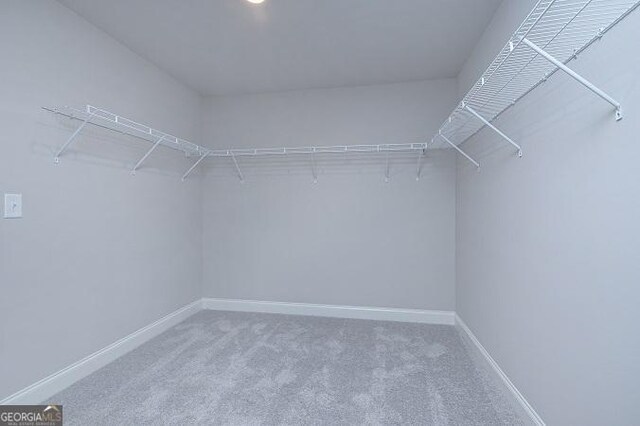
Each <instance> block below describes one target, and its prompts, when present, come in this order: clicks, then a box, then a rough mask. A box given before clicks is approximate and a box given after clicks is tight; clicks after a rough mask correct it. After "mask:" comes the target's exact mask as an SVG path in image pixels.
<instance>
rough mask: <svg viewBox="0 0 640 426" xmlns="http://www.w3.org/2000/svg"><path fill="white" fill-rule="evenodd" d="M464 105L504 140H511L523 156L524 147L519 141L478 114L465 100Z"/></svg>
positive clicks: (520, 155)
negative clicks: (521, 146) (516, 141)
mask: <svg viewBox="0 0 640 426" xmlns="http://www.w3.org/2000/svg"><path fill="white" fill-rule="evenodd" d="M462 107H463V108H464V109H466V110H467V111H469V112H470V113H471V114H473V115H474V116H475V117H476V118H477V119H478V120H480V121H482V122H483V123H484V125H485V126H487V127H489V128H490V129H491V130H493V131H494V132H496V133H497V134H499V135H500V136H502V138H503V139H504V140H506V141H507V142H509V143H510V144H511V145H513V146H514V147H515V148H516V149H517V150H518V157H522V148H520V145H518V144H517V143H515V142H514V141H513V140H512V139H511V138H510V137H509V136H507V135H505V134H504V133H503V132H502V131H501V130H500V129H498V128H497V127H496V126H494V125H493V124H491V123H490V122H489V121H488V120H486V119H485V118H484V117H483V116H481V115H480V114H478V112H477V111H476V110H474V109H473V108H471V107H470V106H469V105H467V104H465V103H464V102H463V103H462Z"/></svg>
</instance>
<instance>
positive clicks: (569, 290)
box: [456, 1, 640, 425]
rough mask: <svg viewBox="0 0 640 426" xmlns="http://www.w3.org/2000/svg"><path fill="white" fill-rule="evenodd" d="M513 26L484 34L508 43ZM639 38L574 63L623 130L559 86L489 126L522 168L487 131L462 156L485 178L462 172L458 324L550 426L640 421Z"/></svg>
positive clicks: (630, 26) (487, 51)
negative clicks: (517, 152) (618, 115)
mask: <svg viewBox="0 0 640 426" xmlns="http://www.w3.org/2000/svg"><path fill="white" fill-rule="evenodd" d="M514 3H517V2H514ZM525 3H533V2H530V1H529V2H525ZM530 6H532V4H530V5H529V7H530ZM504 7H514V5H513V4H512V3H511V2H504V4H503V8H504ZM523 9H526V7H523ZM498 13H499V14H500V13H503V14H504V10H503V11H502V12H500V11H499V12H498ZM525 13H526V10H525ZM506 15H508V14H504V16H506ZM515 15H517V14H514V15H513V16H514V17H515ZM517 19H521V17H517ZM517 19H516V20H515V21H512V25H511V28H508V27H509V25H508V23H506V22H505V21H500V22H498V23H496V22H494V24H493V26H492V27H490V31H497V32H500V31H503V30H504V31H506V32H504V33H503V34H502V38H503V40H506V39H507V38H508V36H509V34H510V32H511V31H513V30H514V29H515V27H516V26H517V24H518V22H517ZM492 37H495V35H492V36H488V37H485V38H484V39H483V40H487V39H491V38H492ZM639 39H640V11H636V12H634V13H633V14H632V15H631V16H629V17H628V18H627V19H626V20H625V21H623V22H622V23H621V24H619V25H618V26H617V27H616V28H614V29H613V30H612V31H611V32H610V33H608V34H607V35H606V36H605V37H604V39H603V40H602V41H601V42H599V43H596V44H595V45H594V46H592V47H591V48H590V49H589V50H588V51H586V52H585V53H583V54H582V55H581V56H580V58H579V59H578V60H577V61H575V62H573V63H572V66H573V67H575V69H576V70H577V71H579V72H581V73H583V74H584V75H585V76H586V77H588V78H590V79H591V80H592V81H593V82H595V83H597V84H598V85H599V86H601V87H602V88H603V89H604V90H606V91H608V92H610V93H611V94H612V95H613V96H614V97H616V98H618V99H619V100H620V101H621V102H622V104H623V108H624V112H625V118H624V119H623V120H622V121H621V122H618V123H616V122H615V121H614V120H613V111H612V109H611V108H610V106H609V105H608V104H607V103H605V102H603V101H602V100H601V99H600V98H598V97H596V96H595V95H593V94H592V93H591V92H589V91H588V90H586V89H585V88H583V87H582V86H580V85H578V84H577V83H576V82H574V81H573V80H571V79H570V78H568V77H567V76H565V75H561V74H556V75H555V76H554V77H552V78H551V79H550V80H549V81H548V82H547V83H546V84H544V85H543V86H541V87H540V88H538V89H537V90H536V91H535V92H533V93H531V94H530V95H528V96H527V97H526V98H525V99H523V100H522V101H521V102H520V103H519V104H518V105H517V106H516V107H514V108H513V109H512V110H511V111H510V112H508V113H506V114H505V115H504V116H503V117H501V118H500V119H499V120H498V121H497V125H498V126H499V127H501V128H502V129H503V130H504V131H505V132H506V133H507V134H509V135H510V136H512V137H513V138H514V139H515V140H516V141H517V142H518V143H521V144H522V147H523V151H524V157H523V158H522V159H516V158H514V156H513V149H512V148H511V147H510V146H509V145H508V144H506V143H504V142H503V141H500V140H499V139H498V138H496V136H495V135H494V134H492V133H491V132H490V131H486V130H485V131H483V132H482V133H481V134H480V135H479V137H475V138H473V139H471V140H470V141H468V142H467V143H466V144H465V145H464V148H465V149H466V150H468V151H469V152H470V153H472V154H473V155H474V156H476V157H478V159H479V161H480V162H481V164H482V169H481V171H480V172H479V173H477V172H476V171H475V170H474V169H473V167H469V166H468V165H467V163H466V162H465V161H466V160H464V159H459V160H458V187H457V193H458V195H457V212H458V214H457V285H456V296H457V312H458V314H459V315H460V316H461V317H462V318H463V320H464V321H465V322H466V323H467V324H468V326H469V327H470V328H471V330H472V331H473V332H474V333H475V334H476V336H477V337H478V339H479V340H480V341H481V342H482V344H483V345H484V346H485V347H486V348H487V350H488V351H489V352H490V353H491V354H492V356H493V357H494V358H495V359H496V361H497V362H498V364H500V366H501V367H502V368H503V369H504V370H505V372H506V373H507V374H508V376H509V377H510V378H511V379H512V381H513V382H514V383H515V385H516V386H517V387H518V389H519V390H520V391H521V392H522V393H523V394H524V395H525V397H526V398H527V399H528V401H529V402H530V403H531V404H532V405H533V406H534V408H535V409H536V410H537V411H538V413H539V414H540V415H541V417H542V418H543V419H544V420H545V421H546V422H547V423H548V424H552V425H554V424H558V425H569V424H570V425H578V424H579V425H602V424H609V425H623V424H635V423H637V419H638V417H640V405H638V401H640V392H639V391H638V383H637V382H638V378H639V377H640V367H639V366H638V360H639V359H640V337H639V333H638V326H637V324H638V322H639V321H640V314H639V310H638V306H637V305H638V300H640V288H639V286H638V283H639V282H640V227H639V226H638V217H640V179H638V164H637V159H638V158H639V157H640V145H639V144H638V135H639V134H640V119H639V118H640V108H639V107H638V105H640V80H638V75H640V59H639V58H638V48H637V43H635V44H634V42H632V41H633V40H639ZM502 45H503V43H499V44H498V45H496V46H495V49H494V48H488V47H487V45H486V44H480V45H479V46H478V49H477V50H476V56H477V57H478V58H479V57H481V55H482V54H484V55H485V56H484V57H485V58H486V59H485V61H487V62H488V61H490V60H491V56H492V55H494V54H495V53H496V51H497V50H496V49H499V48H500V47H501V46H502ZM472 62H473V61H472ZM472 62H470V63H469V64H468V65H469V66H472V65H470V64H471V63H472ZM481 62H482V61H481V60H477V61H475V62H473V63H474V64H475V65H476V66H477V67H478V69H477V70H476V74H475V75H476V76H477V75H479V73H480V72H481V71H482V70H483V68H484V66H485V65H486V63H485V64H481ZM463 74H465V75H466V74H471V72H470V71H469V70H466V71H465V73H463ZM473 79H475V78H473ZM473 79H472V80H473ZM461 86H462V87H466V86H468V83H466V82H462V80H461Z"/></svg>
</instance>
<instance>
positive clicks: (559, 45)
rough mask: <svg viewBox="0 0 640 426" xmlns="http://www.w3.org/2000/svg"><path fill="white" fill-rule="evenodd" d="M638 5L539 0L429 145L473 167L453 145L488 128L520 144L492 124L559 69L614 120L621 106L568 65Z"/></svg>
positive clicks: (620, 0) (631, 0)
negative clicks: (609, 111)
mask: <svg viewBox="0 0 640 426" xmlns="http://www.w3.org/2000/svg"><path fill="white" fill-rule="evenodd" d="M638 5H640V1H638V0H540V1H538V3H537V4H536V5H535V7H534V8H533V10H532V11H531V12H530V13H529V15H528V16H527V17H526V19H525V20H524V22H522V24H521V25H520V27H518V29H517V30H516V32H515V33H513V35H512V36H511V37H510V38H509V41H508V42H507V44H506V45H505V46H504V48H502V50H501V51H500V53H499V54H498V55H497V56H496V58H495V59H494V60H493V62H491V64H490V65H489V67H488V68H487V69H486V71H485V72H484V73H483V74H482V76H480V78H479V79H478V80H477V81H476V83H475V84H474V85H473V86H472V87H471V89H470V90H469V91H468V92H467V94H466V95H465V96H464V98H463V99H462V101H461V102H460V103H459V104H458V105H457V106H456V108H455V109H454V110H453V111H452V112H451V114H450V115H449V117H448V118H447V119H446V120H445V122H444V123H443V124H442V125H441V126H440V128H439V129H438V132H437V134H436V135H434V136H433V138H432V139H431V143H432V144H433V143H435V142H436V141H438V140H439V141H440V143H444V144H445V145H448V146H450V147H451V148H454V149H456V150H457V151H458V152H459V153H460V154H461V155H463V156H464V157H466V158H467V159H468V160H469V161H470V162H471V163H473V164H474V165H475V166H476V167H480V164H479V163H478V162H477V161H475V160H474V159H473V158H471V156H469V155H468V154H467V153H466V152H464V151H463V150H461V149H460V148H459V147H458V145H460V144H462V143H463V142H465V141H466V140H467V139H469V138H470V137H471V136H473V135H474V134H476V133H477V132H478V131H479V130H481V129H482V128H484V127H485V126H487V127H488V128H490V129H492V130H493V131H495V132H496V133H497V134H498V136H500V137H501V138H502V139H504V140H505V141H506V142H507V143H509V144H511V145H512V146H513V148H514V149H515V150H516V152H517V154H518V156H520V157H521V156H522V149H521V148H520V145H518V144H517V143H516V142H514V141H513V139H511V138H510V137H509V136H507V135H506V134H504V133H503V132H502V131H501V130H500V129H498V128H497V127H495V126H494V125H493V124H492V122H493V121H494V120H495V119H496V118H497V117H499V116H500V115H501V114H502V113H503V112H504V111H506V110H507V109H509V108H510V107H511V106H513V105H514V104H515V103H516V102H518V101H519V100H520V99H521V98H522V97H523V96H525V95H527V94H528V93H529V92H531V91H532V90H533V89H535V88H536V87H538V86H539V85H540V84H542V83H544V82H545V81H546V80H547V79H548V78H549V77H550V76H551V75H552V74H554V73H555V72H556V71H558V70H562V71H564V72H566V73H567V74H568V75H569V76H571V77H572V78H574V79H575V80H576V81H577V82H579V83H580V84H582V85H584V86H585V87H586V88H588V89H589V90H591V91H592V92H594V93H595V94H596V95H598V96H600V97H601V98H602V99H603V100H605V101H606V102H608V103H609V104H611V106H612V107H613V109H614V112H615V119H616V120H620V119H621V118H622V108H621V106H620V103H619V102H618V101H616V100H615V99H614V98H613V97H611V96H610V95H608V94H607V93H606V92H604V91H603V90H601V89H599V88H598V87H596V86H595V85H594V84H593V83H591V82H590V81H589V80H587V79H586V78H584V77H583V76H581V75H580V74H578V73H576V72H575V71H573V70H572V69H570V68H569V67H568V66H567V63H569V62H570V61H571V60H573V59H575V58H576V57H577V55H578V54H580V53H581V52H582V51H583V50H585V49H586V48H587V47H589V46H590V45H591V44H593V43H594V42H595V41H597V40H600V39H601V38H602V36H603V35H604V34H605V33H606V32H607V31H609V30H610V29H611V28H612V27H613V26H614V25H616V24H617V23H618V22H620V21H621V20H622V19H624V18H625V17H626V16H627V15H628V14H629V13H631V12H632V11H633V10H634V9H636V8H637V7H638Z"/></svg>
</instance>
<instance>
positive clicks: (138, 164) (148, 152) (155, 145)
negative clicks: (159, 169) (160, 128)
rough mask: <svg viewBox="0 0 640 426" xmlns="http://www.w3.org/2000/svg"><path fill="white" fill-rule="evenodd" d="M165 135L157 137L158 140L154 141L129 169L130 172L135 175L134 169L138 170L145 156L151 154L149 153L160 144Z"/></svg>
mask: <svg viewBox="0 0 640 426" xmlns="http://www.w3.org/2000/svg"><path fill="white" fill-rule="evenodd" d="M164 138H165V136H164V135H162V136H161V137H160V138H158V140H157V141H156V143H154V144H153V146H152V147H151V148H149V150H148V151H147V153H146V154H144V156H143V157H142V158H141V159H140V160H139V161H138V162H137V163H136V165H135V166H133V169H131V174H132V175H135V174H136V170H138V169H139V168H140V166H141V165H142V163H143V162H144V160H146V159H147V157H149V156H150V155H151V153H152V152H153V151H154V150H155V149H156V148H157V147H158V145H160V142H162V141H163V140H164Z"/></svg>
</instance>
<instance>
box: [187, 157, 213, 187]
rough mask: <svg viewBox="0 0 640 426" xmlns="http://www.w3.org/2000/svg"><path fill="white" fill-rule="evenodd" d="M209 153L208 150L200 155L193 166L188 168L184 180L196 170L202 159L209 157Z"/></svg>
mask: <svg viewBox="0 0 640 426" xmlns="http://www.w3.org/2000/svg"><path fill="white" fill-rule="evenodd" d="M208 155H209V153H208V152H205V153H204V154H202V155H200V158H198V160H197V161H196V162H195V163H193V166H191V167H190V168H189V170H187V172H186V173H185V174H183V175H182V180H183V181H184V180H185V179H186V178H187V176H189V175H190V174H191V172H192V171H193V170H195V168H196V167H198V164H200V163H201V162H202V160H204V159H205V158H207V156H208Z"/></svg>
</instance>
